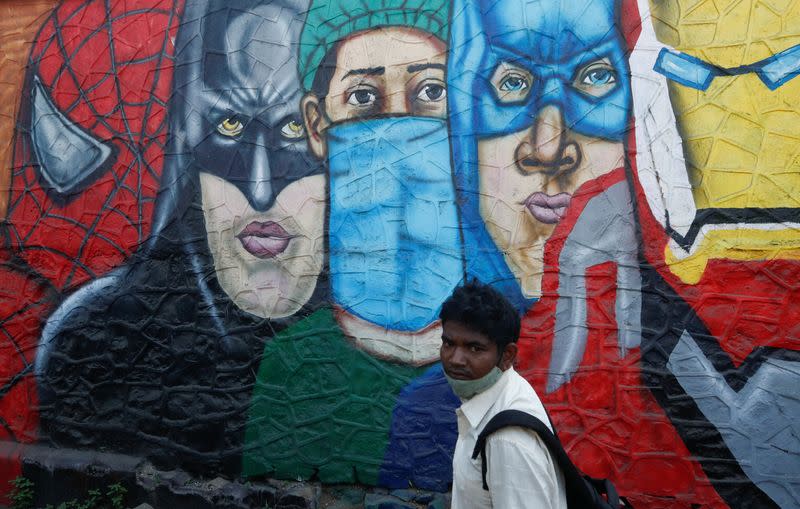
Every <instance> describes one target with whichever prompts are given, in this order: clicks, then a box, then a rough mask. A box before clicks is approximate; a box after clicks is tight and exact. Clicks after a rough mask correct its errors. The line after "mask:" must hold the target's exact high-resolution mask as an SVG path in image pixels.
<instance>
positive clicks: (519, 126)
mask: <svg viewBox="0 0 800 509" xmlns="http://www.w3.org/2000/svg"><path fill="white" fill-rule="evenodd" d="M616 5H617V2H614V1H613V0H581V1H579V2H577V3H574V4H570V7H569V9H562V8H561V1H560V0H539V1H536V2H526V1H523V0H503V1H500V2H496V3H491V4H490V3H489V2H468V1H466V0H461V1H459V0H456V2H455V3H454V8H453V21H452V23H451V34H452V37H451V45H450V51H451V54H450V58H449V63H450V64H449V72H448V80H449V84H448V85H449V90H450V93H449V98H450V104H449V111H450V114H451V122H450V125H451V130H452V132H453V154H454V161H455V164H456V172H455V173H456V183H457V186H458V190H459V192H460V193H461V194H462V196H463V199H462V201H461V220H462V229H463V231H464V244H465V253H466V260H467V274H468V276H472V277H478V278H481V279H482V280H485V281H490V282H491V283H492V284H493V285H494V286H496V287H497V288H498V289H499V290H500V291H502V292H503V293H504V294H505V295H506V296H507V297H508V298H509V299H511V301H512V302H513V303H514V304H515V305H516V306H517V307H518V309H520V310H521V311H524V310H525V309H527V307H528V306H529V305H530V303H531V300H532V299H535V298H538V297H539V296H540V295H541V278H542V274H543V271H544V267H543V262H542V254H543V252H544V245H545V243H546V242H547V241H548V240H549V238H550V236H551V235H552V233H553V229H554V228H555V225H556V224H557V223H558V222H559V221H561V219H562V218H563V217H564V216H565V215H566V211H567V210H568V207H569V204H570V201H571V199H572V195H573V194H574V193H575V192H577V191H578V189H579V188H580V187H581V186H582V185H583V184H584V183H586V182H588V181H589V180H592V179H595V178H597V177H599V176H601V175H603V174H606V173H608V172H610V171H612V170H614V169H615V168H618V167H620V166H621V165H622V162H623V156H624V147H623V143H622V142H623V139H624V136H625V131H626V128H627V118H628V113H629V109H630V85H629V72H628V66H627V62H626V60H625V45H624V40H623V38H622V36H621V34H620V32H619V30H618V24H617V18H616V11H615V8H616ZM471 68H473V69H476V72H469V71H465V69H471Z"/></svg>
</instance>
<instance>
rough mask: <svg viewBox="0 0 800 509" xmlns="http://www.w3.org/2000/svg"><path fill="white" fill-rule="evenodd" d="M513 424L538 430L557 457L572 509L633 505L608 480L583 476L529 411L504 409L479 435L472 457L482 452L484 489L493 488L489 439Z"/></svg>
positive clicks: (541, 423) (557, 440)
mask: <svg viewBox="0 0 800 509" xmlns="http://www.w3.org/2000/svg"><path fill="white" fill-rule="evenodd" d="M509 426H519V427H520V428H527V429H530V430H533V431H535V432H536V433H537V434H538V435H539V437H540V438H541V439H542V441H543V442H544V444H545V445H546V446H547V449H548V450H549V451H550V455H551V456H552V457H553V460H554V461H555V462H556V463H557V464H558V466H559V467H561V471H562V472H563V473H564V488H565V491H566V492H567V507H569V508H570V509H578V508H580V509H619V508H626V507H627V508H632V506H631V505H630V504H629V503H628V501H627V500H625V498H620V496H619V495H618V494H617V490H616V488H614V485H613V484H611V481H609V480H608V479H594V478H592V477H589V476H588V475H582V474H581V472H580V471H579V470H578V467H576V466H575V464H574V463H572V461H571V460H570V459H569V456H567V452H566V451H565V450H564V447H563V446H562V445H561V441H560V440H559V439H558V437H557V436H555V435H554V434H553V432H551V431H550V429H549V428H548V427H547V426H546V425H545V424H544V423H543V422H542V421H540V420H539V419H537V418H536V417H534V416H532V415H531V414H529V413H527V412H521V411H519V410H504V411H502V412H500V413H498V414H497V415H495V416H494V417H492V419H491V420H490V421H489V423H488V424H487V425H486V426H485V427H484V428H483V430H482V431H481V433H480V434H479V435H478V440H477V441H476V442H475V449H473V451H472V459H475V458H477V457H478V454H480V455H481V473H482V475H483V489H484V490H487V491H488V490H489V486H488V485H487V484H486V468H487V465H486V439H487V438H488V436H489V435H491V434H492V433H494V432H495V431H497V430H499V429H501V428H506V427H509Z"/></svg>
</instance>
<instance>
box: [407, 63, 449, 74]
mask: <svg viewBox="0 0 800 509" xmlns="http://www.w3.org/2000/svg"><path fill="white" fill-rule="evenodd" d="M425 69H441V70H442V71H447V66H446V65H444V64H433V63H431V64H413V65H409V66H408V67H407V68H406V72H419V71H424V70H425Z"/></svg>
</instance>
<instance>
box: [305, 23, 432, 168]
mask: <svg viewBox="0 0 800 509" xmlns="http://www.w3.org/2000/svg"><path fill="white" fill-rule="evenodd" d="M446 58H447V48H446V45H445V43H444V42H443V41H442V40H440V39H439V38H437V37H436V36H433V35H431V34H429V33H426V32H423V31H420V30H417V29H414V28H408V27H382V28H376V29H373V30H367V31H364V32H358V33H356V34H354V35H351V36H350V37H347V38H346V39H344V40H342V41H340V42H339V47H338V51H337V57H336V69H335V71H334V73H333V76H332V77H331V81H330V84H329V88H328V94H327V95H326V96H325V97H324V98H323V99H320V98H317V97H315V96H313V95H307V96H306V98H304V101H303V104H304V106H303V109H304V114H305V121H306V127H307V130H308V131H309V133H310V134H311V137H310V138H309V145H310V147H311V149H312V151H313V152H314V154H315V155H317V157H319V158H321V159H322V158H324V155H325V154H326V147H325V130H326V129H327V127H328V126H329V125H330V124H332V123H337V122H344V121H348V120H356V119H365V118H375V117H380V116H396V115H412V116H422V117H435V118H444V117H445V115H446V114H447V100H446V88H445V79H444V74H445V69H446ZM320 100H322V102H321V103H320ZM309 101H311V103H313V108H311V110H309Z"/></svg>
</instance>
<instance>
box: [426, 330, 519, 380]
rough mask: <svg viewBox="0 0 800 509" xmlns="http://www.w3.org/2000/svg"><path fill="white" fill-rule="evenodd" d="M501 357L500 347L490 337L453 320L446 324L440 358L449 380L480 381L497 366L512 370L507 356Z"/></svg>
mask: <svg viewBox="0 0 800 509" xmlns="http://www.w3.org/2000/svg"><path fill="white" fill-rule="evenodd" d="M507 349H508V348H507ZM499 354H500V352H498V351H497V343H495V342H494V341H492V340H491V339H489V337H488V336H487V335H486V334H483V333H481V332H478V331H475V330H473V329H470V328H469V327H468V326H467V325H465V324H463V323H461V322H456V321H453V320H448V321H446V322H444V323H443V324H442V346H441V349H440V350H439V356H440V358H441V361H442V366H443V367H444V371H445V373H447V375H448V376H450V377H452V378H455V379H458V380H477V379H478V378H481V377H483V376H485V375H486V374H488V373H489V372H490V371H491V370H492V368H494V367H495V366H500V367H501V369H503V370H505V369H508V367H509V366H510V365H511V362H510V361H509V362H505V359H506V357H507V355H503V357H502V358H501V356H500V355H499Z"/></svg>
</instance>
